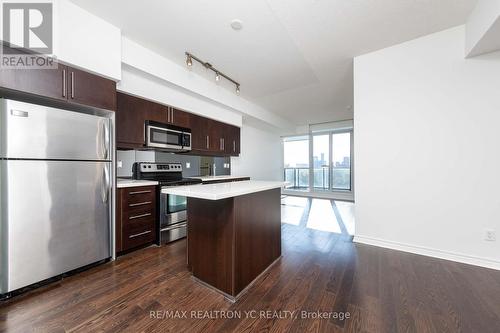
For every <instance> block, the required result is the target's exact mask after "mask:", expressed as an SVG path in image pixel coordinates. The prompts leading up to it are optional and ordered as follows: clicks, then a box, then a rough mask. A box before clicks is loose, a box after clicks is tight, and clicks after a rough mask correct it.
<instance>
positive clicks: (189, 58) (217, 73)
mask: <svg viewBox="0 0 500 333" xmlns="http://www.w3.org/2000/svg"><path fill="white" fill-rule="evenodd" d="M193 60H195V61H196V62H198V63H200V64H202V65H203V67H205V68H206V69H209V70H211V71H213V72H215V81H216V82H219V81H220V80H221V77H223V78H225V79H226V80H228V81H231V82H232V83H234V85H235V86H236V94H239V93H240V84H239V83H238V82H236V81H235V80H233V79H231V78H230V77H229V76H227V75H226V74H223V73H221V72H220V71H219V70H217V69H215V68H214V66H212V64H211V63H209V62H205V61H203V60H201V59H200V58H198V57H195V56H194V55H192V54H191V53H189V52H186V65H187V66H188V67H192V66H193Z"/></svg>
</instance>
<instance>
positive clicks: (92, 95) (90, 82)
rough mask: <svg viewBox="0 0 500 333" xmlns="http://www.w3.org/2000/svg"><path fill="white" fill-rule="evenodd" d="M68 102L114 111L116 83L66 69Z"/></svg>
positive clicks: (73, 69)
mask: <svg viewBox="0 0 500 333" xmlns="http://www.w3.org/2000/svg"><path fill="white" fill-rule="evenodd" d="M67 84H68V100H69V101H71V102H75V103H79V104H84V105H89V106H94V107H97V108H101V109H107V110H116V82H115V81H112V80H109V79H106V78H103V77H100V76H97V75H94V74H91V73H88V72H85V71H82V70H79V69H76V68H72V67H68V80H67Z"/></svg>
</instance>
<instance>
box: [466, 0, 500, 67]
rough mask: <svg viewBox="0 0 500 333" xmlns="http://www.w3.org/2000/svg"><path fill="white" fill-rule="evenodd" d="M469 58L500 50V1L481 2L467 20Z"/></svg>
mask: <svg viewBox="0 0 500 333" xmlns="http://www.w3.org/2000/svg"><path fill="white" fill-rule="evenodd" d="M465 36H466V39H465V53H466V54H467V56H470V57H472V56H476V55H479V54H483V53H487V52H492V51H498V50H499V49H500V0H479V1H478V2H477V5H476V7H475V8H474V10H473V11H472V13H471V14H470V16H469V17H468V19H467V24H466V29H465Z"/></svg>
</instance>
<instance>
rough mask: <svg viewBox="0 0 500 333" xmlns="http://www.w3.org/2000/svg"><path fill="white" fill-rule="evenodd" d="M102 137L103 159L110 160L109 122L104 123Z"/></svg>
mask: <svg viewBox="0 0 500 333" xmlns="http://www.w3.org/2000/svg"><path fill="white" fill-rule="evenodd" d="M102 135H103V140H102V144H103V159H105V160H106V159H108V155H109V121H108V120H105V121H103V122H102Z"/></svg>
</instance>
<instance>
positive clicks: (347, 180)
mask: <svg viewBox="0 0 500 333" xmlns="http://www.w3.org/2000/svg"><path fill="white" fill-rule="evenodd" d="M283 176H284V177H283V178H284V180H285V181H286V182H288V183H289V185H288V186H287V188H288V189H291V190H307V189H308V188H309V168H284V175H283ZM313 187H314V189H317V190H329V189H330V168H328V167H322V168H314V169H313ZM332 189H333V190H350V189H351V169H350V168H349V167H347V168H346V167H334V168H333V186H332Z"/></svg>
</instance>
